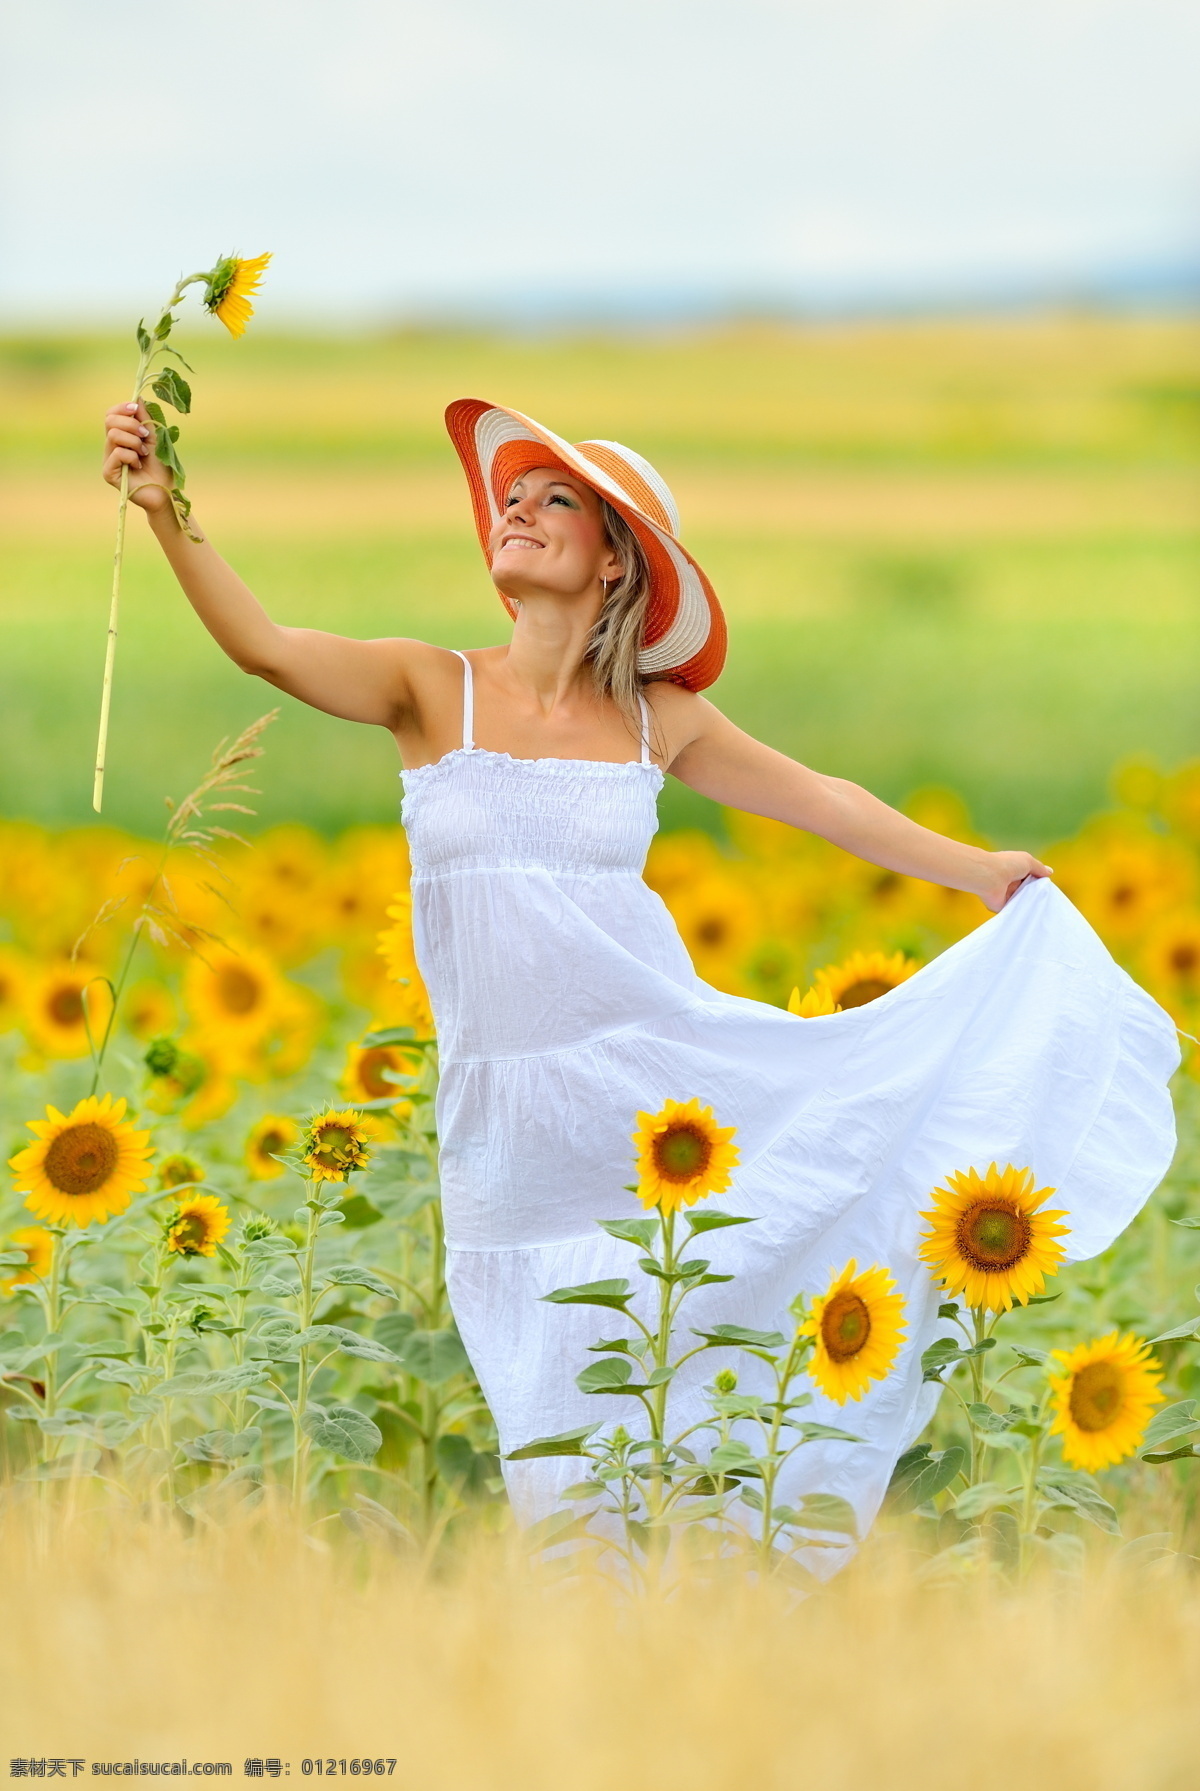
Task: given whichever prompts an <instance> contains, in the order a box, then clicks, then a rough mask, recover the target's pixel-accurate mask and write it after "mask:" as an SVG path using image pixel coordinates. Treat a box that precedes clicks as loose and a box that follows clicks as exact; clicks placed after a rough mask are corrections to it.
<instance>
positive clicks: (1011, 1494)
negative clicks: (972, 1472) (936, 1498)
mask: <svg viewBox="0 0 1200 1791" xmlns="http://www.w3.org/2000/svg"><path fill="white" fill-rule="evenodd" d="M1020 1498H1021V1489H1020V1487H1019V1486H1018V1487H1006V1486H1001V1485H1000V1484H999V1482H998V1481H996V1480H983V1481H981V1482H980V1483H979V1485H978V1486H968V1487H967V1488H966V1489H965V1490H964V1491H963V1492H960V1493H959V1495H958V1497H957V1498H956V1499H955V1501H954V1504H953V1506H952V1510H953V1512H954V1515H955V1517H959V1518H962V1520H963V1522H964V1523H973V1522H975V1521H976V1520H977V1519H979V1518H981V1517H986V1516H987V1514H988V1512H989V1511H997V1510H999V1509H1000V1507H1001V1506H1005V1507H1007V1508H1008V1509H1009V1510H1010V1511H1011V1510H1013V1509H1015V1507H1016V1505H1017V1504H1018V1503H1019V1502H1020Z"/></svg>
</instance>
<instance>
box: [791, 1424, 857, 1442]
mask: <svg viewBox="0 0 1200 1791" xmlns="http://www.w3.org/2000/svg"><path fill="white" fill-rule="evenodd" d="M791 1428H792V1429H793V1430H798V1431H799V1432H800V1434H801V1436H802V1437H803V1439H804V1441H805V1442H806V1443H861V1442H863V1441H864V1440H865V1439H864V1438H863V1437H856V1436H855V1435H854V1433H853V1432H852V1431H849V1430H839V1429H838V1427H837V1425H836V1424H812V1423H808V1422H807V1421H806V1422H805V1423H802V1424H792V1425H791Z"/></svg>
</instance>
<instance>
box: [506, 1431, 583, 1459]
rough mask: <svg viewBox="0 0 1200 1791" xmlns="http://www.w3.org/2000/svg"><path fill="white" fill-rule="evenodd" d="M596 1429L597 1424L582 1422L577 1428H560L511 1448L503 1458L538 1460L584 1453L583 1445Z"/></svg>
mask: <svg viewBox="0 0 1200 1791" xmlns="http://www.w3.org/2000/svg"><path fill="white" fill-rule="evenodd" d="M598 1429H599V1425H597V1424H584V1425H581V1426H580V1428H579V1429H578V1430H560V1431H559V1432H558V1433H557V1434H556V1435H555V1436H552V1437H538V1439H537V1441H536V1442H533V1443H524V1444H522V1446H521V1448H519V1449H513V1450H511V1451H510V1452H509V1454H507V1455H506V1456H505V1457H504V1459H505V1461H540V1460H541V1459H542V1457H543V1456H547V1455H586V1454H587V1451H586V1449H585V1448H584V1447H583V1445H584V1444H585V1443H586V1442H587V1441H588V1439H589V1438H590V1437H592V1436H594V1434H595V1432H596V1431H597V1430H598Z"/></svg>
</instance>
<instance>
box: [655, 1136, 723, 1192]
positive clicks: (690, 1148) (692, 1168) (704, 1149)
mask: <svg viewBox="0 0 1200 1791" xmlns="http://www.w3.org/2000/svg"><path fill="white" fill-rule="evenodd" d="M711 1156H712V1145H711V1143H710V1142H709V1140H708V1139H707V1138H706V1137H705V1136H704V1133H703V1132H701V1131H700V1130H699V1128H698V1127H696V1126H689V1125H686V1124H684V1125H673V1126H668V1127H667V1129H666V1131H665V1132H660V1133H659V1134H658V1137H657V1138H656V1139H655V1140H654V1164H655V1168H656V1169H657V1170H658V1173H659V1174H660V1175H661V1176H662V1178H663V1180H664V1181H668V1182H691V1181H695V1179H696V1177H697V1176H698V1175H703V1174H704V1172H705V1170H706V1169H707V1168H708V1164H709V1159H710V1157H711Z"/></svg>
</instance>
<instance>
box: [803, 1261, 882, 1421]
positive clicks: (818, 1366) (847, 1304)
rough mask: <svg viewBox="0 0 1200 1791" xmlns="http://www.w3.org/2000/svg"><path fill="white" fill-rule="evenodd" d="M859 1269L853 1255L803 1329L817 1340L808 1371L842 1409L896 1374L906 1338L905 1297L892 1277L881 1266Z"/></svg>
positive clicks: (813, 1307) (835, 1276)
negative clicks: (875, 1383) (897, 1290)
mask: <svg viewBox="0 0 1200 1791" xmlns="http://www.w3.org/2000/svg"><path fill="white" fill-rule="evenodd" d="M857 1271H858V1264H857V1263H856V1262H855V1261H854V1258H853V1257H851V1259H850V1261H849V1262H848V1263H847V1264H846V1266H845V1268H844V1269H843V1270H842V1272H841V1274H840V1275H834V1277H833V1279H832V1280H831V1281H830V1283H829V1289H828V1291H827V1292H826V1293H825V1294H823V1295H822V1296H821V1298H820V1299H817V1300H814V1301H813V1304H812V1311H811V1313H810V1314H809V1316H808V1318H807V1319H806V1320H805V1321H804V1323H803V1324H802V1325H801V1326H800V1335H801V1336H802V1337H812V1338H813V1339H814V1340H815V1346H814V1349H813V1353H812V1358H811V1360H810V1362H809V1365H808V1372H809V1374H810V1375H811V1376H812V1379H813V1380H814V1381H815V1382H816V1384H817V1386H818V1387H820V1389H821V1391H822V1393H824V1394H825V1395H826V1397H827V1398H829V1399H834V1400H836V1401H837V1403H838V1405H845V1403H846V1401H847V1400H848V1399H861V1398H862V1396H863V1394H864V1393H865V1392H866V1390H867V1388H868V1387H869V1386H870V1384H871V1382H872V1381H881V1380H883V1379H884V1378H885V1376H887V1375H888V1374H890V1373H891V1371H892V1364H893V1363H894V1362H895V1360H896V1356H897V1354H898V1353H899V1349H900V1345H901V1343H902V1342H903V1341H904V1335H905V1332H904V1324H903V1320H902V1316H901V1315H902V1314H903V1312H904V1296H903V1294H900V1293H897V1292H896V1283H895V1281H894V1280H893V1279H892V1277H891V1275H890V1274H889V1273H888V1271H887V1270H886V1269H881V1268H880V1267H879V1265H878V1263H873V1264H872V1265H871V1267H870V1268H869V1269H864V1270H863V1272H862V1274H861V1275H860V1274H859V1273H858V1272H857Z"/></svg>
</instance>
